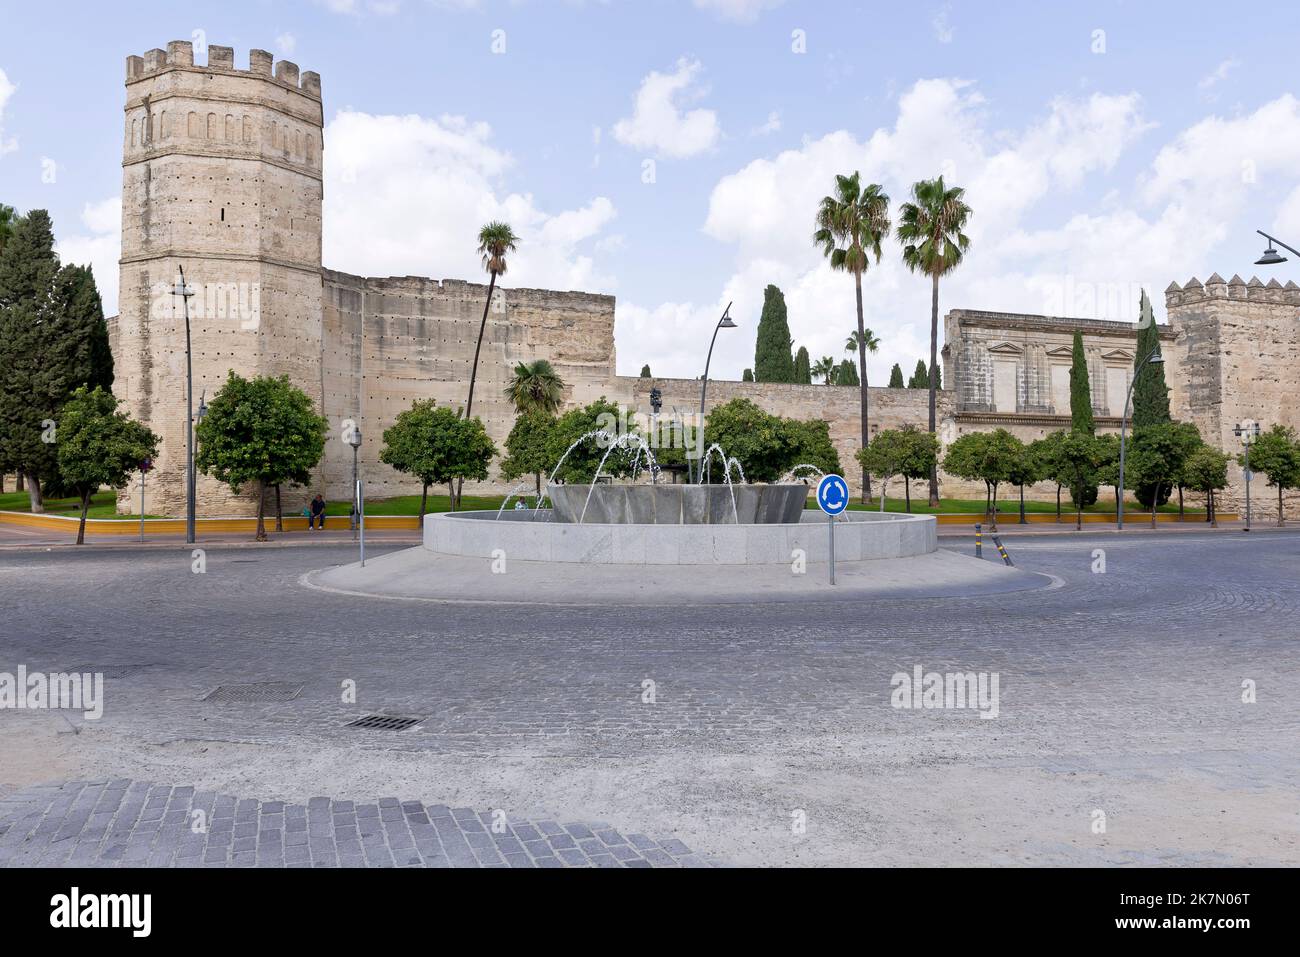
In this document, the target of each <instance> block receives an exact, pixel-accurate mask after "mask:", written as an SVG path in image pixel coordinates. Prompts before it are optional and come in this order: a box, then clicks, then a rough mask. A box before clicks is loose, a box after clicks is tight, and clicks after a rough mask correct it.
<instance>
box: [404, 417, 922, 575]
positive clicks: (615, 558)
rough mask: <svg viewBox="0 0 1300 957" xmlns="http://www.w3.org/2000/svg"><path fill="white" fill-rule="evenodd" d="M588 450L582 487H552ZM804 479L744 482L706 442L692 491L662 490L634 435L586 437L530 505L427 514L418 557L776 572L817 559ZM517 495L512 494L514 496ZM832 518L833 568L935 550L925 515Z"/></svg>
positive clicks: (739, 470) (819, 552) (737, 468)
mask: <svg viewBox="0 0 1300 957" xmlns="http://www.w3.org/2000/svg"><path fill="white" fill-rule="evenodd" d="M590 441H599V442H600V443H602V445H603V447H604V453H603V455H601V457H600V460H599V462H598V464H597V465H596V467H595V470H594V472H593V473H592V475H591V479H590V481H588V482H581V483H577V484H566V483H564V482H562V481H558V479H559V477H560V474H561V470H562V466H563V465H564V463H565V462H566V461H567V460H568V459H569V457H570V455H571V454H572V453H573V452H574V450H575V449H576V448H578V446H580V445H581V444H582V443H584V442H590ZM616 454H617V455H622V456H625V457H626V461H625V462H624V463H623V464H624V466H625V467H624V468H622V469H620V470H619V471H621V472H622V473H623V474H627V475H630V476H631V478H632V480H631V481H618V482H615V481H610V480H609V478H608V477H607V476H606V474H605V468H606V465H607V464H608V463H609V460H610V457H611V456H613V455H616ZM714 460H717V462H719V463H720V465H719V468H720V470H721V472H722V477H721V481H719V482H711V481H710V479H711V478H712V477H713V476H712V472H711V468H712V464H713V462H714ZM642 463H644V467H643V465H642ZM647 473H648V475H649V481H646V480H645V478H644V476H645V475H646V474H647ZM801 473H812V474H814V475H821V474H822V472H821V469H819V468H818V467H817V466H814V465H810V464H807V463H801V464H799V465H796V466H794V468H792V469H790V470H789V471H788V472H786V473H785V474H784V475H782V476H781V478H780V480H779V481H777V482H774V483H771V484H766V483H750V482H749V481H748V480H747V478H746V476H745V470H744V467H743V466H742V465H741V463H740V462H739V461H738V460H737V459H736V458H734V457H729V456H728V455H727V454H726V451H725V450H724V449H723V448H722V447H721V446H719V445H717V444H716V443H715V444H713V445H710V446H709V448H708V450H707V451H706V452H705V454H704V458H703V460H702V461H701V462H700V470H699V475H700V481H699V483H698V484H680V485H679V484H674V483H671V482H663V481H659V475H660V469H659V464H658V462H657V461H656V459H655V455H654V452H653V451H652V449H651V448H650V447H649V445H648V443H646V442H645V440H644V439H643V438H642V437H641V436H640V435H639V434H637V433H626V434H624V435H621V436H616V435H614V434H612V433H611V432H608V431H606V430H603V429H595V430H593V431H591V432H588V433H586V434H584V435H582V436H579V437H578V438H577V439H576V440H575V441H574V442H573V443H571V444H570V445H569V447H568V448H567V449H566V450H565V451H564V454H563V455H561V456H560V458H559V461H557V462H556V463H555V467H554V468H553V469H552V470H551V473H550V475H549V477H548V479H547V481H546V484H545V485H544V487H543V489H542V495H541V499H540V501H539V502H538V503H537V505H538V507H536V508H531V509H530V508H523V509H520V508H515V509H508V508H506V507H505V505H506V503H502V507H501V508H500V509H497V510H496V511H495V512H451V513H439V514H431V515H426V516H425V519H424V548H425V549H426V550H427V551H429V552H433V553H436V554H438V555H441V556H452V555H458V556H465V557H477V558H496V557H498V556H502V555H504V556H508V557H509V559H510V560H511V561H524V562H546V563H551V564H556V563H560V564H563V563H576V564H588V565H767V566H776V565H789V564H790V563H791V561H792V560H794V559H799V560H806V561H809V562H820V561H826V560H827V557H828V553H827V547H828V546H827V534H826V517H825V516H824V515H823V514H822V513H821V512H819V511H816V510H810V509H806V508H805V505H806V503H807V500H808V493H809V484H808V480H807V478H803V477H799V476H800V475H801ZM638 478H639V479H641V481H637V479H638ZM521 490H522V489H520V488H518V487H517V488H516V489H514V490H512V493H511V495H512V497H513V496H514V495H517V494H518V492H519V491H521ZM542 506H548V507H542ZM835 521H836V528H837V532H836V536H835V553H836V558H837V560H839V561H841V562H856V561H863V560H867V559H880V558H903V557H909V556H916V555H925V554H929V553H931V552H934V551H935V550H936V549H937V548H938V538H937V528H936V525H935V520H934V518H933V517H932V516H926V515H903V514H896V513H878V512H874V511H872V512H865V511H853V512H846V513H844V514H842V515H840V516H839V517H837V518H836V519H835Z"/></svg>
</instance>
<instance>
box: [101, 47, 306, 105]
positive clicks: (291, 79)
mask: <svg viewBox="0 0 1300 957" xmlns="http://www.w3.org/2000/svg"><path fill="white" fill-rule="evenodd" d="M167 70H191V71H196V72H200V73H205V72H210V73H221V74H235V75H241V74H242V75H246V76H254V77H257V78H259V79H263V80H269V81H271V82H273V83H276V84H279V85H281V86H284V87H287V88H289V89H292V90H297V91H298V92H299V93H302V94H303V95H304V96H309V97H311V98H312V99H315V100H319V99H320V98H321V92H320V74H319V73H314V72H312V71H310V70H308V71H306V72H303V73H299V71H298V64H296V63H294V62H293V61H291V60H280V61H279V62H278V63H277V62H275V58H274V57H273V56H272V55H271V54H270V53H268V52H266V51H265V50H249V51H248V69H247V70H240V69H236V67H235V50H234V48H233V47H222V46H209V47H208V62H207V65H206V66H199V65H198V64H196V63H195V62H194V45H193V44H192V43H191V42H190V41H189V40H172V41H170V42H169V43H168V44H167V49H166V50H160V49H158V48H156V47H155V48H154V49H152V50H148V51H146V52H145V54H144V55H143V56H136V55H131V56H128V57H127V58H126V82H127V85H128V86H129V85H130V84H132V83H135V82H137V81H139V80H143V79H147V78H150V77H152V76H155V75H157V74H159V73H163V72H165V71H167Z"/></svg>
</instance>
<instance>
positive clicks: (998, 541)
mask: <svg viewBox="0 0 1300 957" xmlns="http://www.w3.org/2000/svg"><path fill="white" fill-rule="evenodd" d="M993 544H994V545H996V546H997V547H998V554H999V555H1001V556H1002V560H1003V561H1004V562H1006V563H1007V564H1008V565H1011V566H1014V565H1015V564H1016V563H1015V562H1013V561H1012V560H1011V556H1010V555H1008V554H1007V550H1006V549H1005V548H1003V547H1002V539H1000V538H998V536H996V535H994V536H993Z"/></svg>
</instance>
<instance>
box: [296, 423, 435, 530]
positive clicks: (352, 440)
mask: <svg viewBox="0 0 1300 957" xmlns="http://www.w3.org/2000/svg"><path fill="white" fill-rule="evenodd" d="M348 445H350V446H352V540H353V541H354V542H355V541H356V540H357V520H358V519H359V518H360V515H359V508H358V499H359V496H358V494H357V450H358V449H359V448H361V429H360V427H358V426H355V425H354V426H353V427H352V434H351V435H349V436H348ZM420 521H421V523H423V522H424V516H423V515H421V516H420ZM324 522H325V520H324V519H323V518H322V519H321V524H322V525H324Z"/></svg>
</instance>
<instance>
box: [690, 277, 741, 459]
mask: <svg viewBox="0 0 1300 957" xmlns="http://www.w3.org/2000/svg"><path fill="white" fill-rule="evenodd" d="M735 328H736V324H735V323H734V322H732V321H731V303H727V308H726V309H724V310H722V318H721V319H719V320H718V324H717V325H716V326H714V328H713V338H712V339H710V340H709V355H708V357H707V358H706V359H705V360H704V377H703V379H702V380H701V382H700V420H699V422H698V423H697V424H696V427H695V429H696V433H695V467H696V468H697V469H699V475H698V477H697V479H696V481H697V483H698V482H703V481H704V398H705V396H706V395H707V394H708V391H709V363H710V362H712V361H713V344H714V343H715V342H717V341H718V330H719V329H735Z"/></svg>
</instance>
